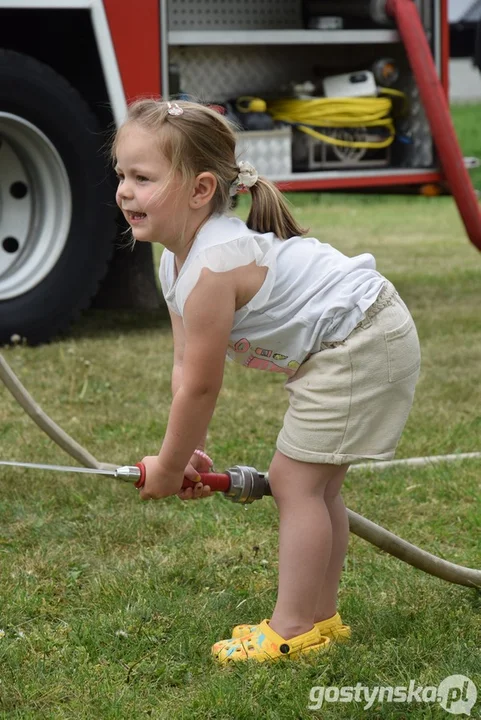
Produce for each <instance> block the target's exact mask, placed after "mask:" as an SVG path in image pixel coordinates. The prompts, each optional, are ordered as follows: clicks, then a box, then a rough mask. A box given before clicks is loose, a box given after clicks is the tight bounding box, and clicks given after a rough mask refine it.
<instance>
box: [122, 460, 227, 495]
mask: <svg viewBox="0 0 481 720" xmlns="http://www.w3.org/2000/svg"><path fill="white" fill-rule="evenodd" d="M135 467H138V468H139V470H140V477H139V479H138V480H137V482H136V483H135V487H136V488H141V487H144V485H145V476H146V472H145V465H144V463H141V462H138V463H135ZM199 475H200V480H198V481H197V482H201V483H202V484H203V485H208V486H209V487H210V489H211V490H213V491H220V492H226V491H227V490H228V489H229V487H230V477H229V475H228V474H227V473H199ZM196 484H197V483H196V482H193V481H192V480H188V479H187V478H184V482H183V483H182V490H185V488H189V487H195V486H196Z"/></svg>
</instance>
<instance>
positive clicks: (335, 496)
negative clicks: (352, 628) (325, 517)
mask: <svg viewBox="0 0 481 720" xmlns="http://www.w3.org/2000/svg"><path fill="white" fill-rule="evenodd" d="M348 468H349V465H340V466H338V474H337V475H336V476H335V477H334V478H332V480H330V482H329V483H328V484H327V486H326V489H325V491H324V500H325V503H326V505H327V509H328V512H329V517H330V518H331V527H332V546H331V557H330V558H329V565H328V566H327V570H326V574H325V576H324V583H323V585H322V587H321V589H320V590H321V591H320V594H319V599H318V601H317V606H316V612H315V614H314V622H319V621H320V620H327V618H331V617H332V616H333V615H335V614H336V612H337V595H338V591H339V581H340V579H341V573H342V568H343V565H344V560H345V558H346V553H347V546H348V543H349V519H348V517H347V510H346V506H345V505H344V501H343V499H342V496H341V493H340V490H341V486H342V483H343V481H344V478H345V476H346V473H347V470H348Z"/></svg>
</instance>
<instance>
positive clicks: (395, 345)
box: [384, 315, 421, 383]
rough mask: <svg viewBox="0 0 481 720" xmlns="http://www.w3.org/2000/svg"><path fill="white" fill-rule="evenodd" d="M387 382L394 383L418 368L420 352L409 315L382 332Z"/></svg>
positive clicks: (415, 332) (416, 335)
mask: <svg viewBox="0 0 481 720" xmlns="http://www.w3.org/2000/svg"><path fill="white" fill-rule="evenodd" d="M384 338H385V340H386V348H387V357H388V368H389V370H388V372H389V382H391V383H395V382H398V381H399V380H404V378H407V377H409V375H412V374H413V373H414V372H416V371H417V370H419V367H420V364H421V353H420V349H419V338H418V334H417V331H416V326H415V324H414V321H413V319H412V317H411V316H410V315H408V317H407V318H406V319H405V320H404V322H403V323H402V324H401V325H400V326H399V327H397V328H395V329H394V330H386V331H385V332H384Z"/></svg>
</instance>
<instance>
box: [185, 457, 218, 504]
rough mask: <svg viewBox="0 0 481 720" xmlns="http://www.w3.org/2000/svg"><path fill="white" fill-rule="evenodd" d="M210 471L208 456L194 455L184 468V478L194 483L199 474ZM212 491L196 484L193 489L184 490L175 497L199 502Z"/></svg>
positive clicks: (200, 484) (199, 483) (210, 462)
mask: <svg viewBox="0 0 481 720" xmlns="http://www.w3.org/2000/svg"><path fill="white" fill-rule="evenodd" d="M211 470H212V461H211V460H210V458H209V457H208V456H202V455H197V453H194V454H193V455H192V457H191V458H190V462H189V464H188V465H187V467H186V468H185V471H184V476H185V477H186V478H188V479H189V480H192V482H196V480H197V478H198V477H199V473H205V472H210V471H211ZM211 495H212V491H211V489H210V487H209V486H208V485H203V484H202V483H201V482H198V483H197V484H196V485H195V487H193V488H185V490H181V491H180V492H179V493H177V497H179V498H180V499H181V500H200V499H201V498H206V497H210V496H211Z"/></svg>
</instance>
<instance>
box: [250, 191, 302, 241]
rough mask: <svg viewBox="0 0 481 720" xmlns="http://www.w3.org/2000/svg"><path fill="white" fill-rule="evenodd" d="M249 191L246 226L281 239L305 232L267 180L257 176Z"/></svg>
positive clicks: (280, 195) (280, 194) (281, 196)
mask: <svg viewBox="0 0 481 720" xmlns="http://www.w3.org/2000/svg"><path fill="white" fill-rule="evenodd" d="M249 191H250V193H251V197H252V204H251V210H250V213H249V217H248V218H247V223H246V224H247V227H248V228H250V229H251V230H257V232H260V233H268V232H273V233H274V234H275V235H277V237H278V238H281V240H287V239H288V238H290V237H296V236H299V235H305V234H306V233H307V229H305V228H302V227H301V226H300V225H299V224H298V223H297V222H296V220H295V219H294V217H293V216H292V214H291V212H290V210H289V208H288V206H287V202H286V200H285V199H284V197H283V195H282V193H281V192H280V191H279V190H278V189H277V188H276V186H275V185H274V184H273V183H271V182H270V181H269V180H266V178H263V177H259V178H258V180H257V182H256V183H255V185H252V187H250V188H249Z"/></svg>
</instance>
